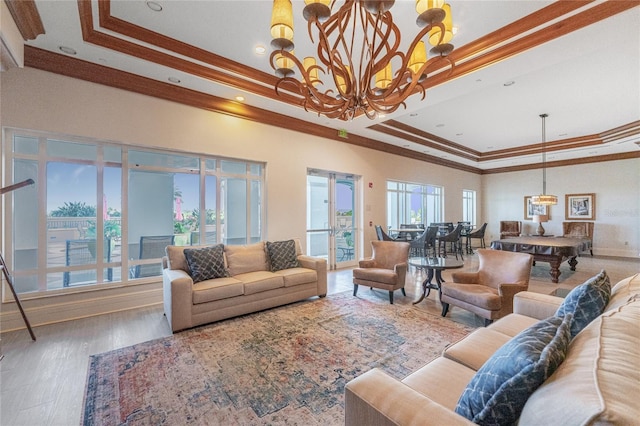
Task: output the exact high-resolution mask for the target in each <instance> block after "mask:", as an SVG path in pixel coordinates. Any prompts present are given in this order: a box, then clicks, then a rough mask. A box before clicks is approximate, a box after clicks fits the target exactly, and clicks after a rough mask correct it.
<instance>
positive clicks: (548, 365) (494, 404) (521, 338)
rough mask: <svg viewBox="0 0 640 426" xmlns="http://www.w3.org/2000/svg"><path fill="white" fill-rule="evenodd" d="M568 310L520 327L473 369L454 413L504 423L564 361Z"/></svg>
mask: <svg viewBox="0 0 640 426" xmlns="http://www.w3.org/2000/svg"><path fill="white" fill-rule="evenodd" d="M570 323H571V314H568V315H567V316H566V317H564V318H560V317H550V318H547V319H545V320H542V321H540V322H538V323H536V324H534V325H532V326H531V327H529V328H527V329H525V330H523V331H522V332H520V333H519V334H518V335H516V336H515V337H513V338H512V339H511V340H509V341H508V342H507V343H505V344H504V345H503V346H502V347H501V348H500V349H498V350H497V351H496V352H495V353H494V354H493V355H492V356H491V358H489V359H488V360H487V362H485V363H484V365H483V366H482V367H480V369H479V370H478V371H477V372H476V375H475V376H474V377H473V379H471V381H470V382H469V384H468V385H467V387H466V389H465V390H464V392H463V393H462V395H461V396H460V400H458V405H457V406H456V413H458V414H460V415H461V416H464V417H466V418H467V419H469V420H471V421H472V422H474V423H477V424H480V425H508V424H513V423H515V422H516V421H517V420H518V418H519V417H520V413H521V412H522V408H523V407H524V404H525V403H526V402H527V399H528V398H529V396H530V395H531V394H532V393H533V392H534V391H535V390H536V389H537V388H538V387H539V386H540V385H541V384H542V383H543V382H544V381H545V380H546V379H547V378H548V377H549V376H550V375H551V374H553V372H554V371H555V370H556V368H558V366H559V365H560V364H561V363H562V361H564V358H565V355H566V352H567V347H568V346H569V342H570V341H571V333H570Z"/></svg>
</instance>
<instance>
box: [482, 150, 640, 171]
mask: <svg viewBox="0 0 640 426" xmlns="http://www.w3.org/2000/svg"><path fill="white" fill-rule="evenodd" d="M634 158H640V152H623V153H619V154H608V155H599V156H597V157H585V158H574V159H571V160H560V161H547V162H546V163H545V166H546V167H547V168H550V167H564V166H575V165H578V164H591V163H602V162H605V161H618V160H629V159H634ZM541 168H542V163H538V164H525V165H521V166H512V167H498V168H495V169H487V170H483V171H482V172H481V173H480V174H482V175H492V174H499V173H510V172H521V171H524V170H533V169H541Z"/></svg>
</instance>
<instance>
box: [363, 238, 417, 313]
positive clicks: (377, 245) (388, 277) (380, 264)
mask: <svg viewBox="0 0 640 426" xmlns="http://www.w3.org/2000/svg"><path fill="white" fill-rule="evenodd" d="M371 247H372V248H373V254H372V257H371V258H370V259H363V260H361V261H360V262H359V266H360V267H359V268H355V269H354V270H353V295H354V296H355V295H356V294H357V293H358V286H359V285H364V286H367V287H371V288H374V287H375V288H380V289H383V290H388V291H389V302H390V303H391V304H393V292H394V291H395V290H398V289H401V290H402V294H403V295H404V296H406V295H407V293H405V290H404V282H405V279H406V276H407V268H408V262H409V247H410V246H409V243H406V242H396V241H371Z"/></svg>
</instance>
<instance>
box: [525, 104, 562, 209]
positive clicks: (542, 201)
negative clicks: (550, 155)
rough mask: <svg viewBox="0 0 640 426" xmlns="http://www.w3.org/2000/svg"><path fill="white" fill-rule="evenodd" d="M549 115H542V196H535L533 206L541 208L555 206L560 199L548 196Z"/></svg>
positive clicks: (532, 199) (532, 201)
mask: <svg viewBox="0 0 640 426" xmlns="http://www.w3.org/2000/svg"><path fill="white" fill-rule="evenodd" d="M548 116H549V115H548V114H540V118H542V194H540V195H533V196H532V197H531V204H536V205H541V206H553V205H556V204H558V197H557V196H555V195H547V150H546V142H547V140H546V128H545V120H546V118H547V117H548Z"/></svg>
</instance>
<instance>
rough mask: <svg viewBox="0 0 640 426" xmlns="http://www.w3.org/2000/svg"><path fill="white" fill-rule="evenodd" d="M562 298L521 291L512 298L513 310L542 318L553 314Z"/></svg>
mask: <svg viewBox="0 0 640 426" xmlns="http://www.w3.org/2000/svg"><path fill="white" fill-rule="evenodd" d="M563 300H564V299H563V298H561V297H557V296H550V295H548V294H541V293H534V292H532V291H521V292H520V293H517V294H516V295H515V296H514V298H513V312H514V313H516V314H520V315H525V316H528V317H531V318H537V319H540V320H542V319H545V318H549V317H550V316H553V315H554V314H555V313H556V311H557V310H558V307H559V306H560V305H561V304H562V301H563Z"/></svg>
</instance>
